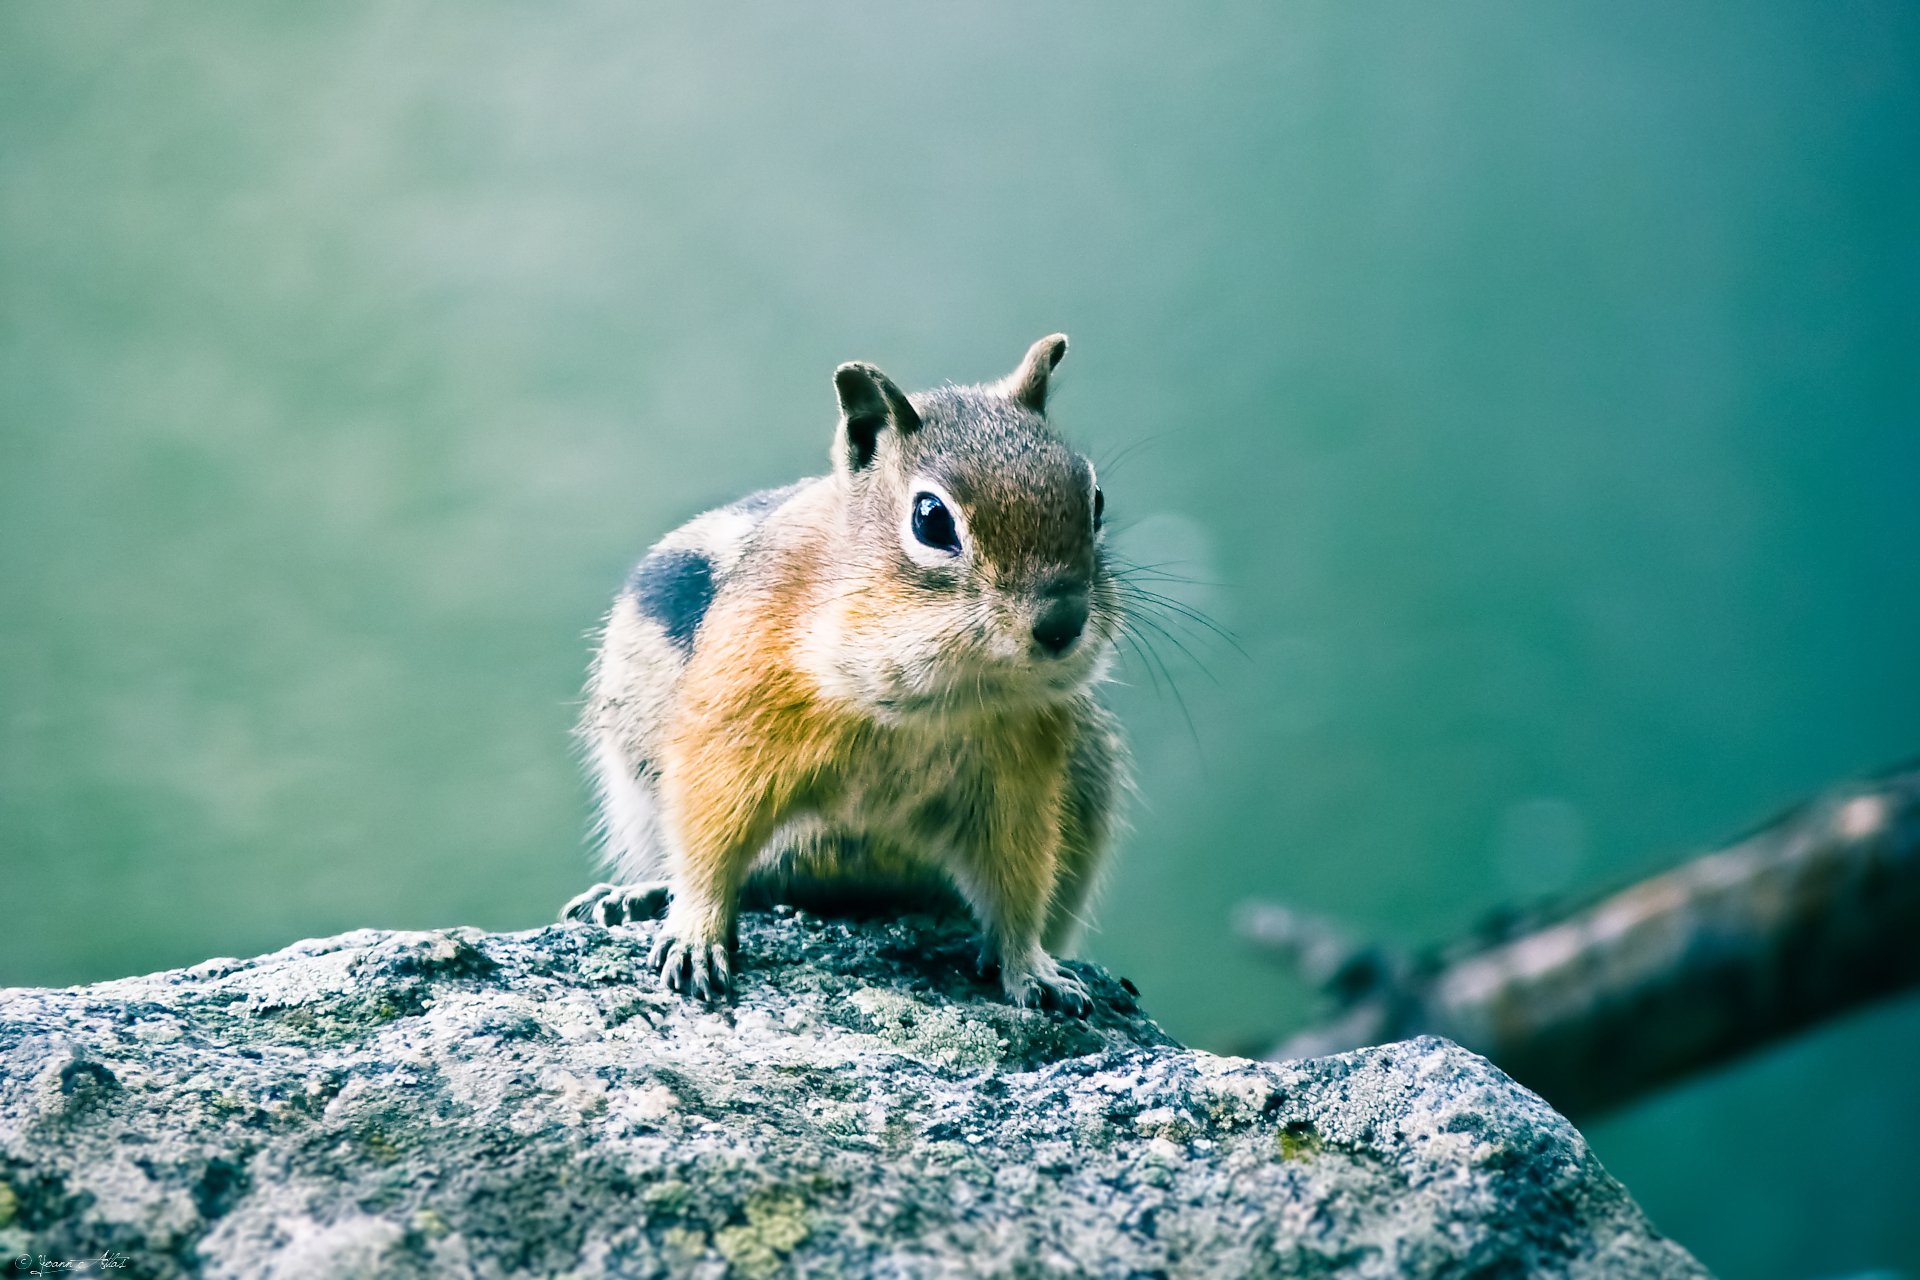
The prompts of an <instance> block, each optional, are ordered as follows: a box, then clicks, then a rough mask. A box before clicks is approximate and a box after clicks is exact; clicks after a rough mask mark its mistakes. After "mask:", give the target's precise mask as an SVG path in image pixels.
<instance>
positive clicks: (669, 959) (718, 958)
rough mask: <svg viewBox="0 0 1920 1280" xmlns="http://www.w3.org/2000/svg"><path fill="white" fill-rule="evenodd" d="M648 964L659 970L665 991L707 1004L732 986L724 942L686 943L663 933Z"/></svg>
mask: <svg viewBox="0 0 1920 1280" xmlns="http://www.w3.org/2000/svg"><path fill="white" fill-rule="evenodd" d="M647 964H648V966H649V967H651V968H654V969H658V970H659V971H660V982H661V984H662V985H663V986H665V987H666V988H667V989H668V990H670V991H678V992H679V993H680V994H681V995H689V996H692V997H693V998H694V999H696V1000H700V1001H703V1002H704V1003H707V1004H713V1003H715V1002H716V1001H719V1000H721V999H724V998H725V997H726V995H727V992H728V991H730V990H731V989H732V987H733V964H732V961H731V959H730V958H729V957H728V955H727V947H726V944H725V943H723V942H695V943H686V942H682V941H681V940H680V939H678V938H676V937H674V936H673V935H672V934H670V933H666V932H662V933H661V935H660V939H659V941H657V942H655V943H654V944H653V951H652V952H651V953H650V954H649V955H648V956H647Z"/></svg>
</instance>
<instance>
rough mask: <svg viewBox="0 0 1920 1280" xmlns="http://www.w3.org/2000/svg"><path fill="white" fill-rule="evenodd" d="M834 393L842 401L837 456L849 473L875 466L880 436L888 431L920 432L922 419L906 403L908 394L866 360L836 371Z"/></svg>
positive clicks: (834, 374)
mask: <svg viewBox="0 0 1920 1280" xmlns="http://www.w3.org/2000/svg"><path fill="white" fill-rule="evenodd" d="M833 389H834V391H835V393H836V394H838V395H839V397H840V439H839V441H838V445H839V450H838V452H839V455H840V457H841V458H843V459H845V461H846V464H847V466H848V468H849V469H850V470H853V471H862V470H865V469H866V467H867V466H868V465H869V464H871V463H872V462H873V454H874V451H875V450H876V449H878V448H879V447H880V433H881V432H882V431H884V430H886V429H887V428H888V427H892V428H893V429H894V430H895V431H898V432H899V433H900V434H901V435H903V436H904V435H911V434H913V433H914V432H915V431H918V430H919V429H920V415H919V414H917V413H915V412H914V411H913V406H912V405H911V404H909V403H908V402H907V396H906V393H905V392H903V391H901V390H900V388H898V387H896V386H894V385H893V379H891V378H889V377H887V375H886V374H884V373H882V372H880V371H879V370H878V369H876V368H874V367H873V366H872V365H870V364H868V363H867V362H866V361H864V360H850V361H848V362H847V363H846V364H843V365H841V366H840V367H839V368H838V369H835V370H834V371H833Z"/></svg>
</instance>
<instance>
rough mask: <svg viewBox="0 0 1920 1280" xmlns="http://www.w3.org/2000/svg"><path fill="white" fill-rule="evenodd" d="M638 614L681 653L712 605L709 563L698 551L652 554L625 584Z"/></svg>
mask: <svg viewBox="0 0 1920 1280" xmlns="http://www.w3.org/2000/svg"><path fill="white" fill-rule="evenodd" d="M627 589H628V590H629V591H631V592H633V598H634V600H635V601H636V602H637V603H638V604H639V605H640V612H642V613H644V614H646V615H647V616H648V617H649V618H652V619H653V620H654V621H655V622H657V623H659V624H660V626H661V629H662V630H664V631H665V632H666V633H667V638H668V639H669V640H672V641H673V642H674V643H675V644H676V645H678V646H680V651H681V652H682V653H689V652H691V651H692V650H693V633H694V632H695V631H698V630H699V629H700V619H702V618H704V617H706V616H707V606H708V605H710V604H712V603H713V591H714V582H713V561H712V560H709V559H708V558H707V557H706V556H703V555H701V554H700V553H699V552H698V551H656V552H654V553H653V554H651V555H649V556H648V557H647V558H646V559H645V560H642V561H641V562H640V564H639V567H638V568H636V569H634V571H633V576H632V577H631V578H629V579H628V580H627Z"/></svg>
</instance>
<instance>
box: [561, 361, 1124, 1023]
mask: <svg viewBox="0 0 1920 1280" xmlns="http://www.w3.org/2000/svg"><path fill="white" fill-rule="evenodd" d="M1066 350H1067V340H1066V338H1065V337H1063V336H1061V335H1058V334H1056V335H1054V336H1052V337H1048V338H1042V339H1041V340H1040V341H1039V342H1036V343H1035V344H1034V345H1033V348H1032V349H1031V350H1030V351H1028V352H1027V355H1026V358H1025V359H1024V360H1022V361H1021V362H1020V367H1019V368H1018V369H1016V370H1014V372H1013V373H1012V374H1010V375H1009V376H1007V377H1006V378H1004V379H1002V380H1001V381H999V382H995V383H991V384H988V385H985V386H973V387H955V386H947V387H941V388H939V389H937V390H933V391H923V392H920V393H918V394H915V395H911V396H909V395H905V394H903V393H902V392H901V391H900V389H899V388H898V387H896V386H895V385H894V384H893V383H892V382H891V381H890V380H889V379H888V378H887V376H886V375H885V374H883V373H881V372H880V370H878V369H876V368H874V367H873V366H872V365H870V364H863V363H851V364H843V365H841V366H840V367H839V368H838V369H837V370H835V371H834V375H833V383H834V388H835V390H836V391H837V392H838V393H839V400H840V423H839V426H838V428H837V429H836V431H835V434H834V442H833V451H832V457H833V472H832V474H830V475H826V476H820V477H817V478H814V479H811V480H803V481H801V482H800V483H798V484H794V485H789V486H787V487H786V488H784V489H772V490H768V491H766V492H763V493H756V494H754V495H753V496H751V497H748V498H744V499H742V500H741V501H739V502H736V503H734V504H733V505H731V506H726V507H721V508H719V509H718V510H715V511H709V512H707V513H706V514H705V515H702V516H699V517H698V518H696V519H694V520H692V521H690V522H688V523H687V524H684V525H682V526H680V527H679V528H678V529H676V530H674V531H673V532H672V533H670V534H668V535H667V536H666V537H665V538H663V539H661V541H660V542H659V544H658V545H656V546H655V547H654V548H653V549H652V550H651V551H649V552H648V553H647V556H646V559H644V560H642V561H641V562H640V565H639V567H638V568H636V569H635V570H634V572H633V575H632V577H631V578H629V579H628V581H627V584H626V587H625V589H624V590H622V591H621V593H620V595H619V597H618V598H617V599H616V600H615V602H614V605H613V611H612V612H611V613H610V614H609V615H608V618H607V622H606V628H605V631H604V633H603V636H602V640H601V644H600V650H599V653H598V655H597V656H596V657H595V659H594V663H593V669H592V675H591V676H590V678H589V681H588V686H587V698H586V708H585V712H584V714H583V716H582V719H581V723H580V729H579V733H580V737H581V739H582V742H583V744H584V746H585V748H586V751H587V754H588V757H589V760H590V763H591V768H592V771H593V773H594V776H595V780H596V782H597V783H598V787H599V795H600V824H601V827H602V830H603V832H604V837H605V846H606V856H607V859H608V861H609V863H610V864H611V865H612V867H613V868H614V869H615V871H616V873H617V874H618V875H619V876H620V877H621V880H622V883H620V884H602V885H598V886H596V887H595V888H593V889H591V890H589V891H588V892H586V893H584V894H582V895H580V896H579V897H578V898H575V899H574V900H573V901H572V902H570V903H568V904H567V906H566V908H565V911H564V913H563V915H564V916H565V917H566V918H571V919H576V920H591V921H599V922H604V923H609V924H618V923H621V922H623V921H627V920H633V919H643V918H648V917H653V916H658V915H660V914H661V913H662V912H663V911H664V914H665V922H664V924H663V925H662V926H661V931H660V939H659V942H658V943H657V945H656V946H655V948H654V951H653V955H652V959H651V961H650V963H651V964H652V965H655V966H657V967H658V968H659V971H660V974H661V977H662V978H663V980H664V981H665V982H666V983H667V984H668V985H669V986H671V987H673V988H674V989H676V990H679V991H683V992H690V993H692V994H694V995H696V996H698V997H700V998H702V999H709V1000H710V999H714V998H716V997H717V996H719V995H721V994H723V993H724V992H725V991H726V989H727V987H728V985H729V983H730V981H731V953H732V949H733V945H734V941H735V936H736V930H735V917H736V913H737V912H738V910H739V908H740V904H741V900H742V897H743V895H749V896H754V897H759V898H772V899H777V900H778V899H784V900H788V901H795V902H800V903H801V904H802V905H817V904H819V903H821V902H825V903H827V904H830V905H848V904H851V903H853V902H855V901H857V900H871V899H872V898H873V897H874V896H875V895H876V893H877V894H879V895H881V896H891V895H893V894H894V893H902V894H909V895H911V894H915V893H918V892H923V891H926V890H928V889H929V888H930V887H934V888H937V887H940V886H944V887H946V889H947V891H948V892H952V891H957V892H958V894H959V895H960V897H961V898H962V899H964V901H965V902H966V904H967V905H968V906H969V907H971V909H972V911H973V914H974V916H975V918H976V919H977V920H978V921H979V923H980V925H981V927H982V929H983V931H984V933H985V944H986V945H985V947H984V949H983V952H982V955H983V959H985V960H988V961H997V962H998V964H999V968H1000V981H1001V984H1002V986H1003V988H1004V989H1005V991H1006V994H1007V996H1008V998H1009V999H1011V1000H1012V1001H1014V1002H1015V1003H1016V1004H1026V1003H1029V1002H1031V1001H1035V1000H1044V1001H1046V1002H1048V1003H1051V1004H1054V1005H1057V1006H1058V1007H1060V1008H1063V1009H1066V1010H1068V1011H1070V1012H1073V1013H1078V1014H1084V1013H1085V1012H1086V1010H1087V1007H1088V1002H1087V993H1086V990H1085V988H1084V987H1083V986H1082V985H1081V983H1080V981H1079V980H1078V979H1077V978H1075V977H1074V976H1073V974H1071V973H1070V972H1068V971H1067V970H1065V969H1062V968H1061V967H1060V966H1059V965H1058V964H1057V963H1055V961H1054V958H1053V956H1052V954H1050V953H1051V952H1054V951H1057V950H1059V949H1060V948H1062V947H1064V946H1066V945H1067V944H1068V943H1069V942H1070V941H1071V939H1072V937H1073V935H1074V932H1075V930H1076V929H1077V927H1078V926H1079V924H1080V923H1081V914H1082V912H1083V911H1084V909H1085V907H1086V904H1087V899H1088V895H1089V893H1090V892H1091V890H1092V889H1093V887H1094V882H1095V880H1096V878H1097V876H1098V873H1099V870H1100V865H1101V862H1102V860H1103V858H1104V856H1105V853H1106V849H1107V845H1108V842H1109V839H1110V837H1111V835H1112V834H1113V829H1114V825H1115V822H1116V818H1117V810H1118V806H1119V801H1120V799H1121V797H1122V793H1123V792H1124V791H1125V789H1126V786H1127V779H1126V774H1125V767H1126V766H1125V749H1124V747H1123V745H1122V742H1121V739H1120V735H1119V733H1118V730H1117V726H1116V724H1115V722H1114V720H1113V717H1112V716H1111V715H1110V714H1109V713H1108V712H1107V711H1106V710H1105V709H1104V708H1103V707H1102V706H1101V705H1100V704H1099V703H1098V702H1097V701H1096V700H1095V698H1094V694H1093V686H1094V685H1095V684H1096V682H1098V681H1099V680H1100V679H1101V678H1102V676H1103V674H1104V672H1105V669H1106V666H1107V663H1108V660H1109V656H1110V652H1111V649H1112V646H1113V642H1114V639H1115V637H1116V635H1117V634H1118V632H1119V628H1120V626H1121V618H1120V611H1119V595H1118V592H1117V589H1116V587H1115V584H1114V580H1113V577H1112V574H1111V573H1110V571H1109V569H1108V566H1107V563H1106V554H1105V551H1104V548H1103V546H1102V535H1101V525H1102V516H1103V511H1102V508H1103V507H1104V505H1105V500H1104V498H1103V496H1102V494H1101V492H1100V486H1099V482H1098V480H1097V479H1096V478H1095V476H1094V471H1093V466H1092V464H1091V463H1090V462H1088V460H1087V459H1086V458H1084V457H1082V456H1081V455H1080V454H1078V453H1076V452H1075V451H1073V450H1072V449H1070V448H1068V447H1067V446H1066V445H1065V444H1063V443H1061V441H1060V440H1059V439H1058V438H1057V437H1055V436H1054V434H1053V433H1052V432H1051V431H1050V430H1049V429H1048V426H1047V422H1046V419H1045V416H1044V415H1045V411H1046V404H1047V383H1048V379H1049V377H1050V376H1051V375H1052V373H1053V370H1054V366H1056V365H1057V364H1059V362H1060V357H1061V356H1063V355H1065V354H1066Z"/></svg>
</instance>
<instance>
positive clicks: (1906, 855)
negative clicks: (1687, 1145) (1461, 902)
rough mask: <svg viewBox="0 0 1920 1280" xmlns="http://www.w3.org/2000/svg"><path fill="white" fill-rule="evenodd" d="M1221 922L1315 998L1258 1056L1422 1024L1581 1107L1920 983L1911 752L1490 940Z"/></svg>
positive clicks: (1919, 774)
mask: <svg viewBox="0 0 1920 1280" xmlns="http://www.w3.org/2000/svg"><path fill="white" fill-rule="evenodd" d="M1237 921H1238V923H1239V927H1240V930H1241V933H1242V936H1246V937H1249V938H1250V939H1251V940H1254V941H1255V942H1256V943H1257V944H1258V945H1259V946H1260V947H1261V949H1262V950H1263V951H1267V952H1269V953H1276V954H1279V955H1281V956H1283V957H1285V958H1288V959H1290V961H1291V962H1292V963H1293V964H1294V966H1295V967H1296V968H1298V969H1299V970H1300V972H1301V975H1302V976H1303V977H1304V978H1306V979H1307V980H1308V981H1310V982H1313V983H1314V984H1315V985H1317V986H1319V987H1321V988H1322V990H1323V991H1325V992H1326V994H1327V995H1328V997H1329V998H1330V1001H1331V1003H1332V1005H1333V1008H1332V1011H1331V1013H1330V1016H1329V1017H1328V1018H1327V1020H1326V1021H1325V1022H1324V1023H1323V1024H1322V1025H1319V1026H1316V1027H1314V1028H1311V1029H1309V1030H1307V1031H1304V1032H1302V1033H1300V1034H1297V1035H1295V1036H1293V1037H1291V1038H1290V1039H1288V1040H1287V1041H1285V1042H1284V1043H1282V1044H1281V1045H1280V1046H1279V1047H1278V1048H1276V1049H1275V1050H1274V1051H1273V1052H1272V1053H1271V1054H1270V1055H1269V1056H1270V1057H1274V1058H1293V1057H1301V1056H1305V1055H1308V1054H1319V1053H1326V1052H1330V1051H1333V1050H1337V1049H1347V1048H1353V1047H1357V1046H1358V1045H1360V1044H1366V1043H1377V1042H1379V1041H1381V1040H1390V1039H1404V1038H1406V1037H1408V1036H1412V1035H1418V1034H1423V1033H1434V1034H1438V1035H1443V1036H1447V1037H1448V1038H1450V1039H1453V1040H1456V1041H1458V1042H1459V1043H1461V1044H1463V1045H1466V1046H1467V1047H1468V1048H1470V1049H1474V1050H1476V1051H1478V1052H1480V1053H1483V1054H1485V1055H1486V1056H1487V1057H1489V1058H1492V1059H1493V1060H1494V1061H1495V1062H1496V1063H1498V1064H1499V1065H1500V1066H1501V1067H1503V1068H1505V1069H1506V1070H1507V1071H1508V1072H1509V1073H1510V1074H1512V1075H1513V1076H1514V1077H1516V1078H1517V1079H1518V1080H1520V1082H1521V1083H1523V1084H1525V1085H1528V1086H1529V1087H1531V1088H1533V1089H1535V1090H1536V1091H1538V1092H1539V1093H1541V1094H1543V1095H1544V1096H1545V1097H1546V1098H1547V1100H1548V1101H1550V1102H1552V1103H1553V1104H1554V1105H1555V1106H1557V1107H1559V1108H1560V1109H1561V1110H1562V1111H1565V1112H1567V1113H1568V1114H1573V1115H1592V1114H1594V1113H1597V1112H1600V1111H1604V1110H1606V1109H1608V1108H1609V1107H1613V1106H1617V1105H1619V1104H1620V1103H1623V1102H1625V1101H1628V1100H1629V1099H1632V1098H1634V1097H1636V1096H1638V1095H1640V1094H1643V1093H1646V1092H1648V1091H1650V1090H1652V1089H1655V1088H1658V1087H1660V1086H1662V1085H1665V1084H1668V1083H1671V1082H1672V1081H1674V1080H1677V1079H1679V1078H1681V1077H1682V1076H1685V1075H1687V1074H1689V1073H1691V1072H1694V1071H1698V1070H1700V1069H1702V1068H1704V1067H1708V1066H1712V1065H1714V1064H1716V1063H1720V1062H1725V1061H1727V1060H1729V1059H1731V1058H1735V1057H1738V1056H1739V1055H1741V1054H1744V1053H1748V1052H1751V1051H1752V1050H1754V1049H1756V1048H1759V1047H1760V1046H1762V1045H1765V1044H1768V1043H1770V1042H1772V1041H1774V1040H1777V1039H1780V1038H1782V1037H1784V1036H1787V1035H1790V1034H1792V1033H1794V1032H1796V1031H1799V1030H1801V1029H1802V1028H1804V1027H1807V1026H1810V1025H1812V1024H1814V1023H1816V1022H1820V1021H1822V1020H1824V1019H1827V1018H1831V1017H1833V1016H1835V1015H1837V1014H1840V1013H1843V1012H1845V1011H1847V1010H1849V1009H1853V1008H1855V1007H1857V1006H1859V1005H1862V1004H1865V1003H1867V1002H1868V1001H1871V1000H1874V999H1878V998H1880V997H1883V996H1886V995H1889V994H1892V993H1894V992H1897V991H1902V990H1905V989H1907V988H1910V987H1914V986H1916V985H1920V762H1915V763H1914V764H1909V765H1906V766H1903V767H1902V768H1900V769H1897V770H1895V771H1893V772H1892V773H1889V774H1887V775H1885V776H1883V777H1880V778H1877V779H1873V780H1870V781H1866V782H1861V783H1854V784H1849V785H1846V786H1842V787H1837V788H1835V789H1834V790H1832V791H1830V792H1828V793H1827V794H1825V795H1823V796H1821V797H1820V798H1818V799H1816V800H1814V801H1812V802H1810V803H1808V804H1805V805H1803V806H1801V807H1800V808H1798V809H1795V810H1794V811H1792V812H1791V813H1788V814H1786V815H1784V816H1782V817H1781V818H1779V819H1777V820H1775V821H1773V822H1771V823H1769V824H1767V825H1766V826H1764V827H1762V828H1761V829H1760V830H1758V831H1756V832H1754V833H1753V834H1751V835H1749V836H1747V837H1745V838H1744V839H1741V840H1740V841H1738V842H1737V843H1735V844H1733V845H1730V846H1728V847H1727V848H1725V849H1722V850H1719V851H1717V852H1714V853H1709V854H1706V855H1703V856H1701V857H1699V858H1696V859H1694V860H1693V861H1691V862H1687V863H1684V864H1682V865H1681V866H1679V867H1676V868H1674V869H1673V870H1671V871H1668V872H1665V873H1664V874H1661V875H1658V876H1654V877H1653V878H1651V879H1649V880H1644V881H1641V882H1640V883H1638V884H1635V885H1632V886H1630V887H1629V888H1627V889H1624V890H1622V891H1620V892H1618V893H1615V894H1613V895H1612V896H1610V897H1606V898H1604V899H1601V900H1600V901H1598V902H1595V903H1592V904H1590V905H1587V906H1585V907H1583V908H1580V909H1578V910H1575V911H1572V912H1569V913H1565V914H1563V915H1561V916H1559V917H1557V918H1553V919H1548V920H1544V921H1540V922H1537V923H1535V924H1533V925H1532V926H1531V927H1528V928H1525V929H1523V930H1520V931H1518V932H1516V933H1513V934H1512V935H1511V936H1508V937H1505V938H1502V939H1500V940H1498V941H1495V942H1491V943H1484V942H1483V943H1475V944H1469V945H1466V946H1462V947H1455V948H1452V949H1450V950H1448V951H1443V952H1439V953H1435V954H1432V955H1428V956H1424V957H1419V958H1414V959H1401V958H1396V957H1393V956H1392V955H1391V954H1390V953H1387V952H1383V951H1380V950H1378V949H1372V948H1365V947H1360V946H1357V945H1355V944H1353V943H1352V942H1350V941H1347V940H1345V938H1344V935H1343V934H1341V933H1340V931H1339V930H1337V929H1336V928H1335V927H1334V926H1332V925H1329V924H1327V923H1325V922H1323V921H1317V920H1313V919H1312V918H1311V917H1303V916H1300V915H1298V914H1297V913H1294V912H1291V911H1288V910H1287V909H1285V908H1276V907H1273V906H1270V905H1265V904H1261V905H1258V906H1250V907H1247V908H1243V909H1242V911H1241V912H1240V913H1239V915H1238V916H1237ZM1359 957H1368V959H1366V960H1364V961H1363V960H1361V959H1359Z"/></svg>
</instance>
